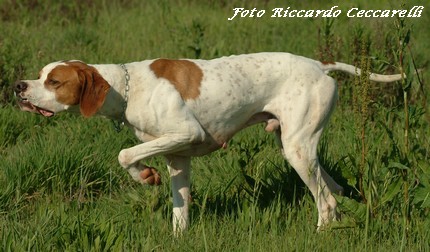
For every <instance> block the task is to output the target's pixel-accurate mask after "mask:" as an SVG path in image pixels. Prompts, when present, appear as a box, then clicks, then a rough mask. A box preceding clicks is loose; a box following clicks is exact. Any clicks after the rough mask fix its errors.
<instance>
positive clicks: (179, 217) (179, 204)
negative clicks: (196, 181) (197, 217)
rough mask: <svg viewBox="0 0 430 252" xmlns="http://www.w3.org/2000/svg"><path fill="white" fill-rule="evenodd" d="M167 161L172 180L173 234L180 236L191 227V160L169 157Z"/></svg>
mask: <svg viewBox="0 0 430 252" xmlns="http://www.w3.org/2000/svg"><path fill="white" fill-rule="evenodd" d="M166 160H167V168H168V169H169V173H170V178H171V180H172V196H173V232H174V234H175V235H176V236H179V235H180V234H181V233H182V232H183V231H185V230H186V229H187V228H188V225H189V217H188V205H189V201H190V173H191V172H190V165H191V158H190V157H182V156H181V157H179V156H173V155H167V156H166Z"/></svg>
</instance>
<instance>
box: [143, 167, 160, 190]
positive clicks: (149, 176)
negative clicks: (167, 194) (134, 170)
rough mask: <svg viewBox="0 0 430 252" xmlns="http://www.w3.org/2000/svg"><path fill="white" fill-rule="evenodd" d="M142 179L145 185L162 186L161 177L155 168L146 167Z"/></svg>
mask: <svg viewBox="0 0 430 252" xmlns="http://www.w3.org/2000/svg"><path fill="white" fill-rule="evenodd" d="M140 178H141V179H142V183H144V184H148V185H156V186H158V185H161V176H160V174H159V173H158V171H157V170H156V169H155V168H153V167H148V166H146V167H145V169H143V170H142V171H141V172H140Z"/></svg>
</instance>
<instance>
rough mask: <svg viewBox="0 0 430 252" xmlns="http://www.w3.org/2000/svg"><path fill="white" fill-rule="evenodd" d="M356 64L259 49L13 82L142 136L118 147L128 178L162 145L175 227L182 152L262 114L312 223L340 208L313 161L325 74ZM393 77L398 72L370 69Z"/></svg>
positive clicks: (184, 196)
mask: <svg viewBox="0 0 430 252" xmlns="http://www.w3.org/2000/svg"><path fill="white" fill-rule="evenodd" d="M330 71H343V72H347V73H350V74H353V75H357V74H358V75H359V74H360V71H359V70H358V69H356V68H355V67H354V66H352V65H348V64H344V63H338V62H333V63H322V62H319V61H315V60H312V59H308V58H305V57H301V56H296V55H292V54H288V53H257V54H248V55H239V56H230V57H223V58H218V59H213V60H189V59H181V60H170V59H155V60H146V61H141V62H134V63H129V64H125V65H115V64H103V65H89V64H85V63H83V62H81V61H61V62H54V63H50V64H48V65H47V66H45V67H44V68H43V69H42V70H41V71H40V73H39V78H38V79H37V80H22V81H18V82H17V83H16V84H15V87H14V88H15V93H16V96H17V98H18V102H19V104H20V107H21V109H22V110H25V111H31V112H35V113H39V114H42V115H43V116H47V117H50V116H53V115H54V114H55V113H58V112H60V111H65V110H67V111H74V112H79V111H80V113H81V114H82V115H83V116H85V117H90V116H93V115H96V114H97V115H102V116H106V117H109V118H112V119H114V120H117V121H119V122H121V123H124V124H126V125H127V126H129V127H130V128H131V129H132V130H134V132H135V134H136V136H137V137H138V138H139V139H140V140H141V141H142V143H141V144H138V145H136V146H133V147H131V148H128V149H123V150H121V152H120V153H119V156H118V160H119V163H120V165H121V166H122V167H123V168H124V169H126V170H127V171H128V172H129V173H130V175H131V176H132V177H133V179H134V180H136V181H138V182H141V183H149V182H148V180H147V177H148V176H147V175H144V174H143V173H145V174H146V173H148V170H147V168H148V167H146V166H145V165H143V164H142V163H140V161H144V160H145V159H147V158H149V157H152V156H155V155H163V156H165V158H166V160H167V167H168V170H169V173H170V178H171V183H172V185H171V186H172V193H173V230H174V232H175V233H180V232H181V231H183V230H185V229H186V228H187V227H188V225H189V218H188V203H189V202H188V201H189V195H190V160H191V157H192V156H200V155H205V154H208V153H210V152H212V151H215V150H217V149H219V148H221V147H225V146H226V143H227V142H228V141H229V139H230V138H232V137H233V135H234V134H235V133H236V132H238V131H239V130H241V129H243V128H245V127H248V126H250V125H254V124H257V123H266V127H265V129H266V131H269V132H275V133H276V136H277V137H278V138H279V139H280V142H281V143H282V154H283V155H284V157H285V158H286V159H287V160H288V162H289V163H290V164H291V165H292V166H293V167H294V169H295V170H296V171H297V173H298V174H299V175H300V177H301V179H302V180H303V181H304V182H305V184H306V185H307V186H308V187H309V190H310V191H311V193H312V195H313V197H314V199H315V201H316V205H317V208H318V227H321V226H323V225H325V224H327V223H329V222H330V221H332V220H336V219H337V218H338V216H337V212H336V200H335V199H334V197H333V196H332V193H340V192H341V191H342V187H341V186H339V185H338V184H336V182H335V181H334V180H333V179H332V178H331V177H330V176H329V175H328V174H327V173H326V172H325V171H324V169H323V168H322V167H321V165H320V164H319V162H318V157H317V144H318V141H319V138H320V136H321V133H322V131H323V128H324V125H325V124H326V123H327V121H328V119H329V116H330V113H331V111H332V110H333V107H334V105H335V101H336V98H337V87H336V82H335V80H334V79H333V78H331V77H329V76H327V75H326V74H327V73H328V72H330ZM369 77H370V80H372V81H377V82H392V81H397V80H400V79H401V77H402V76H401V75H400V74H397V75H378V74H373V73H372V74H370V76H369Z"/></svg>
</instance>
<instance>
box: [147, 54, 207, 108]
mask: <svg viewBox="0 0 430 252" xmlns="http://www.w3.org/2000/svg"><path fill="white" fill-rule="evenodd" d="M149 67H150V69H151V70H152V71H153V72H154V74H155V76H157V78H164V79H166V80H168V81H169V82H170V83H171V84H172V85H173V86H175V88H176V90H178V92H179V94H180V95H181V97H182V99H184V100H188V99H195V98H197V97H199V95H200V85H201V81H202V79H203V72H202V70H201V69H200V67H198V66H197V65H196V64H195V63H194V62H192V61H189V60H169V59H158V60H155V61H154V62H152V63H151V65H150V66H149Z"/></svg>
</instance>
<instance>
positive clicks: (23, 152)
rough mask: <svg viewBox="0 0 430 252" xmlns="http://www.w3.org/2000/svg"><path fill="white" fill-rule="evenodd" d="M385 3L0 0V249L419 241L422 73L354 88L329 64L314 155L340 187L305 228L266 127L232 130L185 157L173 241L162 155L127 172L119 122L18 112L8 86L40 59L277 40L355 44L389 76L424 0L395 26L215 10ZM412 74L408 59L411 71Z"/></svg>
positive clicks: (345, 53)
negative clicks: (139, 174)
mask: <svg viewBox="0 0 430 252" xmlns="http://www.w3.org/2000/svg"><path fill="white" fill-rule="evenodd" d="M266 2H267V3H266ZM243 4H244V5H243ZM400 4H401V3H400V2H399V1H391V2H390V3H389V4H387V3H386V1H374V2H372V3H361V2H360V3H356V2H352V1H351V2H342V3H340V2H336V1H326V2H324V3H320V2H317V1H314V2H312V3H308V2H306V3H305V2H300V3H286V2H284V1H246V2H245V3H243V1H216V0H213V1H206V2H203V1H193V0H178V1H173V0H163V1H157V3H156V1H138V0H113V1H103V0H93V1H83V0H77V1H69V2H64V1H63V2H61V1H54V0H48V1H31V0H17V1H13V0H3V1H1V2H0V30H1V32H0V251H26V250H29V251H190V250H192V251H204V250H205V251H326V250H334V251H369V250H370V251H393V250H395V251H396V250H400V251H430V245H429V243H428V240H429V239H430V229H428V226H429V225H430V218H429V216H428V214H429V211H430V197H429V195H430V166H429V163H430V162H429V161H430V160H429V159H430V158H429V154H430V153H429V151H428V150H429V149H430V140H429V138H428V136H429V135H430V127H429V114H428V112H427V109H428V106H427V104H426V100H427V98H428V95H427V94H428V84H427V83H426V82H425V81H424V82H423V84H422V85H421V84H420V82H419V81H418V80H417V78H414V80H413V82H412V85H411V88H410V89H409V88H407V86H406V85H405V84H404V85H403V88H402V85H401V84H399V83H397V84H388V85H380V84H374V83H370V86H369V88H368V89H364V90H365V92H367V93H366V94H360V95H359V94H358V92H363V91H360V90H363V89H360V88H358V87H357V85H362V84H361V83H363V82H364V83H365V80H361V82H359V83H358V82H356V81H354V79H353V78H350V77H346V76H345V75H341V74H336V75H335V77H336V79H338V80H339V96H340V98H339V102H338V104H337V109H336V110H335V112H334V114H333V116H332V118H331V121H330V123H329V125H328V127H327V129H326V131H325V132H324V135H323V137H322V141H321V143H320V146H319V152H320V161H321V163H322V164H323V166H324V167H325V168H326V170H327V171H328V172H329V173H330V174H331V175H332V176H333V177H334V178H335V180H336V181H338V182H339V183H340V184H341V185H342V186H343V187H344V188H345V196H347V197H344V198H339V199H338V200H339V203H340V211H341V212H342V216H343V220H342V222H340V223H335V224H334V225H333V226H331V228H328V229H327V230H325V231H323V232H316V223H317V210H316V207H315V203H314V202H313V199H312V197H311V196H310V194H309V192H308V190H307V189H306V188H305V185H304V184H303V182H302V181H301V180H300V179H299V177H298V175H297V174H296V173H295V171H294V170H293V169H292V168H291V167H290V166H289V165H288V163H287V162H286V161H284V160H283V159H282V156H281V155H280V152H279V149H278V147H277V146H276V143H275V141H274V137H273V135H271V134H267V133H266V132H264V130H263V128H262V126H261V125H258V126H255V127H252V128H249V129H246V130H244V131H243V132H240V133H239V134H238V135H237V136H235V137H234V138H233V139H232V140H231V141H230V142H229V144H228V148H227V149H226V150H220V151H218V152H215V153H213V154H212V155H209V156H205V157H200V158H195V159H194V160H193V163H192V165H193V173H192V180H193V185H192V198H193V200H192V205H191V228H190V230H189V231H188V232H187V233H186V235H185V236H183V237H180V238H174V237H173V234H172V231H171V229H172V227H171V211H172V202H171V194H170V185H169V181H168V180H167V179H166V178H167V177H168V174H167V171H166V169H163V168H164V160H163V159H162V158H152V159H150V160H148V164H149V165H151V166H154V167H157V168H158V169H159V171H160V172H161V175H162V178H163V184H162V185H161V186H160V187H150V186H141V185H139V184H136V183H135V182H133V181H132V179H131V178H130V177H129V176H128V174H127V172H126V171H124V170H123V169H122V168H121V167H120V166H119V164H118V162H117V155H118V153H119V151H120V150H121V149H122V148H125V147H128V146H132V145H134V144H135V143H137V140H136V139H135V138H134V136H133V135H132V133H131V131H128V130H124V131H122V132H120V133H116V132H115V131H114V130H113V127H112V125H111V122H110V121H109V120H106V119H103V118H91V119H84V118H82V117H81V116H79V115H70V114H60V115H58V116H56V117H55V118H50V119H46V118H42V117H41V116H37V115H34V114H30V113H23V112H21V111H19V110H18V108H17V107H16V105H14V104H15V103H14V98H13V94H12V89H11V87H12V85H13V83H14V81H15V80H17V79H21V78H24V79H27V78H35V76H37V74H38V71H39V70H40V69H41V68H42V67H43V66H44V65H45V64H47V63H49V62H51V61H56V60H61V59H81V60H84V61H86V62H88V63H122V62H130V61H139V60H142V59H147V58H157V57H171V58H195V57H200V58H206V59H209V58H214V57H218V56H224V55H229V54H240V53H248V52H259V51H288V52H292V53H296V54H301V55H304V56H307V57H311V58H316V59H320V60H328V61H329V60H333V59H334V60H336V61H344V62H348V63H354V64H361V63H360V62H364V61H362V60H361V58H360V57H361V56H363V55H364V56H370V58H371V59H372V60H371V62H370V65H371V66H370V68H371V70H374V71H377V72H380V73H384V72H386V73H391V72H399V60H398V56H399V54H400V52H399V46H398V44H399V43H398V38H399V36H400V37H402V36H404V35H405V32H406V31H407V29H409V28H411V39H410V41H409V44H408V47H406V49H405V50H404V51H403V53H405V54H406V57H405V60H406V63H405V64H406V65H405V66H408V65H409V66H410V65H412V63H411V62H410V61H408V59H409V55H411V53H412V55H413V58H414V60H415V63H416V64H417V66H418V67H419V68H423V67H425V65H426V63H427V62H428V58H429V56H430V51H429V50H430V49H429V47H428V46H427V44H428V43H426V42H427V41H429V40H430V32H429V30H428V23H429V22H430V20H429V19H430V15H428V14H427V12H426V10H427V8H429V7H430V6H428V4H425V3H421V2H420V1H412V2H411V1H408V6H413V5H425V11H424V12H423V17H421V18H416V19H406V20H405V22H406V23H405V24H404V26H403V27H396V23H398V20H396V19H391V18H389V19H348V18H345V17H344V16H343V17H339V18H337V19H334V20H324V19H319V18H318V19H298V18H295V19H271V18H269V17H268V16H269V15H268V14H266V16H265V17H264V18H261V19H247V18H243V19H237V18H236V19H235V20H234V21H231V22H229V21H227V18H228V17H230V16H231V15H232V13H233V11H232V8H234V7H241V6H246V7H249V8H253V7H254V6H257V7H258V8H264V9H266V10H267V12H269V10H271V9H272V8H274V7H284V8H286V7H288V6H292V7H291V8H305V9H323V8H330V7H332V6H334V5H339V8H340V9H342V10H343V12H345V11H346V10H348V9H349V8H351V7H356V6H358V7H360V8H363V9H372V8H373V9H377V8H383V9H385V8H390V9H397V8H399V6H400ZM332 21H333V22H332ZM363 45H364V47H365V48H363V47H362V46H363ZM409 48H410V49H409ZM428 76H429V75H428V73H427V71H426V70H424V72H423V76H422V77H423V79H424V80H426V79H428ZM411 77H412V76H411V75H408V80H410V79H411ZM404 91H405V93H406V94H407V97H408V100H407V102H406V103H405V99H404V95H403V94H404V93H403V92H404ZM358 96H360V97H361V98H360V99H361V100H363V101H361V100H360V99H358V98H357V97H358ZM357 102H358V103H357ZM360 102H361V103H360ZM405 104H406V106H405ZM357 106H362V107H361V109H359V110H358V109H357ZM405 108H406V109H407V111H408V113H405ZM360 111H361V112H360ZM360 113H362V114H360ZM363 113H364V114H363ZM406 118H407V119H408V120H406ZM405 122H408V123H407V126H408V127H407V128H408V137H407V138H405V137H404V133H405V128H406V126H405ZM363 127H364V132H365V135H364V137H363V135H362V134H361V133H362V132H363V131H362V129H363ZM363 146H365V148H364V149H363V148H362V147H363Z"/></svg>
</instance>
